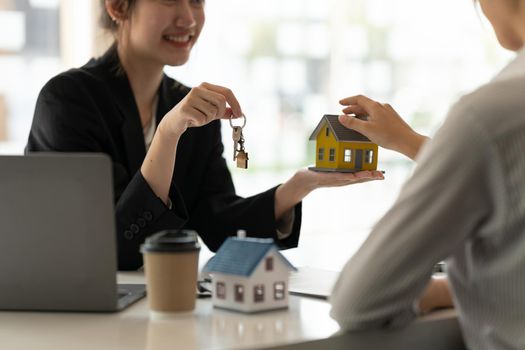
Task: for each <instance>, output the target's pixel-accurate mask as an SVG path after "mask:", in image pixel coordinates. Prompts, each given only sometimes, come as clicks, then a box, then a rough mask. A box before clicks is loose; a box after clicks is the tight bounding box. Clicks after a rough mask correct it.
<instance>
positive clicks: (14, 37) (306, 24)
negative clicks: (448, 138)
mask: <svg viewBox="0 0 525 350" xmlns="http://www.w3.org/2000/svg"><path fill="white" fill-rule="evenodd" d="M97 4H98V1H94V0H32V1H29V0H0V77H1V78H0V153H21V152H22V151H23V147H24V145H25V142H26V138H27V133H28V131H29V128H30V124H31V119H32V115H33V109H34V105H35V102H36V97H37V95H38V92H39V91H40V89H41V88H42V86H43V85H44V83H45V82H46V81H47V80H48V79H49V78H51V77H52V76H54V75H55V74H57V73H59V72H60V71H63V70H65V69H68V68H71V67H74V66H79V65H82V64H83V63H85V62H86V61H87V60H88V59H89V58H90V57H91V56H92V55H93V52H94V51H95V50H97V48H98V47H99V46H105V45H107V41H105V39H103V37H102V36H100V34H97V29H96V28H97V27H96V20H97V12H98V8H97ZM206 12H207V23H206V26H205V29H204V32H203V34H202V37H201V39H200V42H199V43H198V44H197V46H196V48H195V49H194V52H193V53H192V57H191V59H190V62H189V63H188V64H187V65H185V66H183V67H169V68H167V69H166V72H167V73H168V74H169V75H171V76H173V77H174V78H176V79H179V80H180V81H182V82H183V83H186V84H188V85H190V86H193V85H197V84H199V83H200V82H202V81H209V82H212V83H216V84H221V85H225V86H228V87H230V88H231V89H232V90H233V91H234V92H235V93H236V95H237V96H238V98H239V100H240V102H241V104H242V107H243V110H244V112H245V114H246V115H247V118H248V120H247V125H246V127H245V129H244V130H243V133H244V136H245V138H246V144H245V145H246V148H247V150H249V152H250V169H249V170H238V169H236V168H235V167H234V164H233V163H232V162H231V161H229V160H228V159H229V158H227V160H228V164H229V165H230V166H231V168H232V172H233V175H234V180H235V183H236V186H237V189H238V191H239V193H240V194H241V195H250V194H253V193H256V192H258V191H262V190H265V189H267V188H270V187H272V186H274V185H276V184H278V183H280V182H282V181H284V180H286V178H287V177H288V176H290V175H292V174H293V172H294V171H295V170H296V169H298V168H300V167H304V166H306V165H308V164H312V163H314V160H315V157H316V156H317V157H324V154H323V153H322V151H321V150H319V153H318V154H317V155H316V151H315V145H314V143H313V142H309V141H308V137H309V135H310V134H311V132H312V130H313V129H314V128H315V126H316V125H317V123H318V121H319V118H320V117H321V116H322V115H324V114H326V113H339V112H340V109H341V108H340V106H339V105H338V101H339V99H340V98H342V97H346V96H349V95H352V94H357V93H363V94H367V95H370V96H371V97H372V98H375V99H378V100H379V101H385V102H389V103H391V104H392V105H393V106H394V107H395V108H396V109H397V110H398V112H399V113H400V114H401V115H402V116H403V117H404V119H405V120H406V121H407V122H408V123H410V124H411V125H413V126H414V127H415V128H416V129H417V130H418V131H420V132H422V133H426V134H432V133H433V132H434V131H435V130H436V128H437V127H439V125H440V124H441V122H442V121H443V119H444V117H445V114H446V111H447V109H448V107H449V106H450V105H451V104H452V103H453V102H454V101H455V100H456V99H457V98H458V96H459V95H460V94H461V93H464V92H467V91H469V90H470V89H472V88H473V87H475V86H477V85H479V84H481V83H483V82H485V81H487V80H488V79H489V78H490V76H492V75H493V74H494V73H496V71H497V69H498V67H501V66H502V65H503V64H504V63H505V62H506V61H507V60H508V58H509V57H511V55H509V54H506V53H504V52H502V50H501V49H500V48H498V47H497V44H496V41H495V39H494V37H493V35H492V31H491V29H490V27H489V26H488V25H485V26H484V25H483V24H482V21H481V20H480V16H478V15H477V14H476V10H475V9H474V7H473V6H472V2H471V1H468V0H464V1H457V0H442V1H435V2H421V1H414V0H397V1H395V2H394V1H391V0H351V1H348V0H326V1H320V0H287V1H278V0H266V1H246V0H224V1H215V0H208V1H207V3H206ZM423 28H424V30H423ZM101 43H103V44H104V45H102V44H101ZM223 132H224V140H225V141H224V142H225V146H226V147H227V149H228V147H232V145H231V143H230V140H231V130H230V127H229V125H228V124H227V123H224V124H223ZM371 156H372V157H373V156H374V155H371ZM376 156H378V157H379V158H378V159H379V169H381V170H385V171H386V174H385V180H384V181H382V182H375V183H367V184H362V185H356V186H349V187H344V188H336V189H321V190H318V191H316V192H314V193H312V194H311V195H310V196H309V197H308V198H307V200H306V201H305V202H304V203H303V225H302V237H301V242H300V247H301V248H300V249H295V250H291V251H287V252H285V254H286V255H287V257H289V258H291V259H292V260H293V261H294V263H295V264H297V265H304V264H306V265H315V266H318V267H329V268H340V267H341V265H342V263H344V261H346V260H347V259H348V257H349V256H351V254H352V253H353V252H354V251H355V250H356V249H357V248H358V247H359V245H360V244H361V243H362V241H363V240H364V238H365V237H366V235H367V234H368V232H369V231H370V229H371V227H372V226H373V224H374V223H375V221H376V220H377V219H378V218H380V217H381V215H382V214H383V213H384V212H385V211H386V210H387V208H388V207H390V205H391V204H392V203H393V202H394V200H395V198H396V196H397V194H398V192H399V189H400V187H401V184H402V183H403V182H404V181H405V179H406V178H407V176H408V175H409V173H410V170H411V168H412V163H411V162H410V161H408V160H407V159H405V158H404V157H402V156H400V155H398V154H395V153H393V152H390V151H388V150H384V149H380V151H379V154H378V155H376ZM320 217H322V218H323V220H319V218H320ZM327 252H330V253H329V254H328V253H327Z"/></svg>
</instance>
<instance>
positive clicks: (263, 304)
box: [203, 237, 296, 312]
mask: <svg viewBox="0 0 525 350" xmlns="http://www.w3.org/2000/svg"><path fill="white" fill-rule="evenodd" d="M291 270H296V268H295V267H294V266H293V265H292V264H291V263H290V262H289V261H288V260H286V258H285V257H284V256H283V255H282V254H281V253H280V252H279V250H278V248H277V246H276V245H275V244H274V242H273V240H272V239H257V238H236V237H230V238H228V239H227V240H226V241H225V242H224V243H223V244H222V246H221V247H220V248H219V250H218V251H217V254H215V256H214V257H213V258H212V259H211V260H210V261H209V262H208V263H207V264H206V266H204V268H203V271H204V272H208V273H210V274H211V275H212V276H213V297H212V298H213V299H212V301H213V305H214V306H216V307H221V308H226V309H232V310H237V311H243V312H256V311H263V310H273V309H281V308H286V307H288V276H289V273H290V271H291Z"/></svg>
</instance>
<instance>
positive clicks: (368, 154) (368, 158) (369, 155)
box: [365, 149, 374, 164]
mask: <svg viewBox="0 0 525 350" xmlns="http://www.w3.org/2000/svg"><path fill="white" fill-rule="evenodd" d="M373 162H374V150H371V149H367V150H366V151H365V163H368V164H372V163H373Z"/></svg>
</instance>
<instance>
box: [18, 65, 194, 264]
mask: <svg viewBox="0 0 525 350" xmlns="http://www.w3.org/2000/svg"><path fill="white" fill-rule="evenodd" d="M84 74H86V75H84ZM92 80H93V81H92ZM99 85H100V86H99ZM97 94H100V95H97ZM104 94H105V95H106V96H103V95H104ZM107 96H111V94H109V91H107V89H105V88H104V86H103V85H101V84H96V83H95V82H94V79H93V78H90V77H88V76H87V73H85V72H82V71H80V70H77V71H76V72H75V73H74V74H70V73H65V74H61V75H59V76H57V77H55V78H53V79H52V80H50V82H48V83H47V84H46V85H45V86H44V88H43V89H42V91H41V92H40V95H39V97H38V100H37V104H36V109H35V115H34V119H33V124H32V126H31V131H30V134H29V138H28V144H27V146H26V153H27V152H103V153H107V154H109V155H110V157H111V158H112V160H113V180H114V181H113V182H114V195H115V211H116V224H117V247H118V267H119V270H135V269H138V268H140V267H141V266H142V255H141V253H140V245H141V244H142V243H143V242H144V239H145V238H146V237H147V236H149V235H151V234H152V233H155V232H157V231H159V230H161V229H166V228H180V227H182V226H183V225H184V224H185V223H186V221H187V218H188V214H187V211H186V207H185V205H184V201H183V200H182V198H181V196H180V194H178V192H175V193H173V194H172V197H171V200H172V202H173V209H171V210H170V209H169V208H168V207H166V206H165V205H164V203H163V202H162V201H161V200H160V199H159V198H158V197H157V196H156V195H155V193H154V192H153V190H152V189H151V188H150V186H149V185H148V183H147V182H146V180H145V179H144V177H143V176H142V174H141V172H140V170H139V171H137V172H136V173H135V174H129V173H128V170H127V168H126V166H125V164H124V163H123V162H121V161H119V160H118V159H116V158H117V156H116V155H117V154H118V150H117V148H118V145H117V144H118V143H117V142H115V138H116V137H117V135H116V133H117V132H120V128H119V127H118V125H117V127H115V126H112V125H111V124H108V119H107V118H104V115H108V114H111V113H114V114H115V115H118V114H116V113H118V111H117V110H116V107H115V106H114V105H113V104H111V102H110V100H108V97H107ZM112 117H113V116H112ZM112 120H118V118H112Z"/></svg>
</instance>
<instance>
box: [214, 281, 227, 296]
mask: <svg viewBox="0 0 525 350" xmlns="http://www.w3.org/2000/svg"><path fill="white" fill-rule="evenodd" d="M215 293H216V294H217V298H218V299H226V285H225V284H224V282H217V288H216V289H215Z"/></svg>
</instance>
